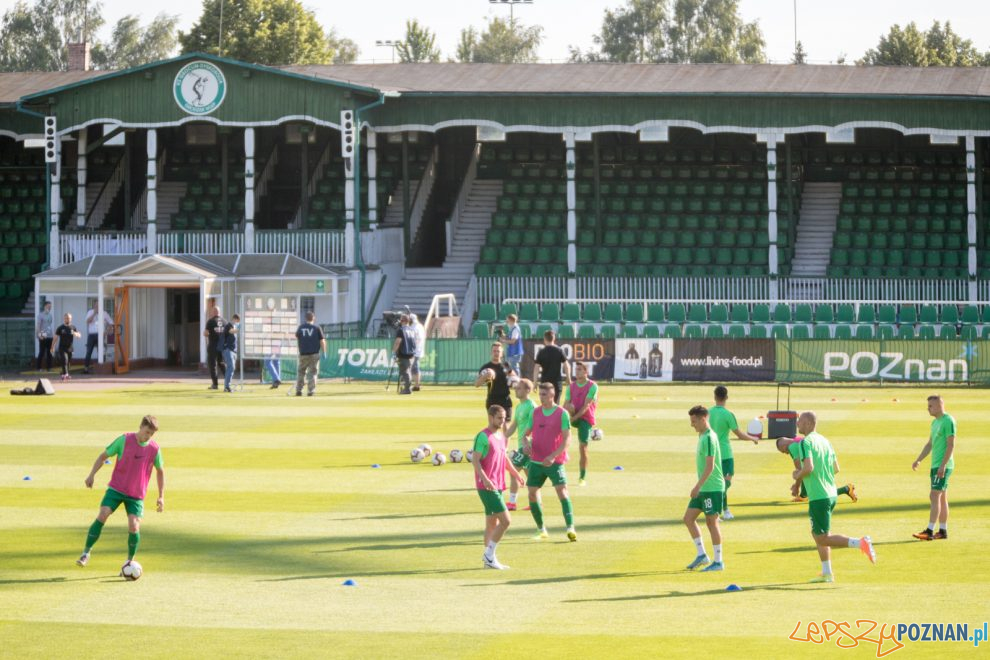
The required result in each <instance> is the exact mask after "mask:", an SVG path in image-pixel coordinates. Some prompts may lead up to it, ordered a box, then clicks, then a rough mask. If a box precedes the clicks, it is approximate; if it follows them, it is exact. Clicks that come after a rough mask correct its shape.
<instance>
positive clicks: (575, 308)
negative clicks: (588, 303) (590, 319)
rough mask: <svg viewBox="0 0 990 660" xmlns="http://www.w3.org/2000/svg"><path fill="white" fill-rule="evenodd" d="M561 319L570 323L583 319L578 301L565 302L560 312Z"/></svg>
mask: <svg viewBox="0 0 990 660" xmlns="http://www.w3.org/2000/svg"><path fill="white" fill-rule="evenodd" d="M560 320H561V321H565V322H568V323H575V322H577V321H580V320H581V307H580V305H577V304H576V303H564V307H563V309H562V310H561V313H560Z"/></svg>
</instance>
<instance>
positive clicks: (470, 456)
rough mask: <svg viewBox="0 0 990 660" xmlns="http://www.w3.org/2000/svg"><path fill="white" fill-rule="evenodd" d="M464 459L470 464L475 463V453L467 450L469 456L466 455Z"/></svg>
mask: <svg viewBox="0 0 990 660" xmlns="http://www.w3.org/2000/svg"><path fill="white" fill-rule="evenodd" d="M464 458H466V459H467V462H468V463H471V462H473V461H474V451H472V450H470V449H468V450H467V454H465V455H464Z"/></svg>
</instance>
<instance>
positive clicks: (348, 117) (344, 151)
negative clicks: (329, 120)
mask: <svg viewBox="0 0 990 660" xmlns="http://www.w3.org/2000/svg"><path fill="white" fill-rule="evenodd" d="M356 143H357V130H356V127H355V126H354V111H353V110H341V112H340V155H341V156H343V157H344V158H350V157H352V156H353V155H354V145H355V144H356Z"/></svg>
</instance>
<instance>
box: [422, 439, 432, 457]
mask: <svg viewBox="0 0 990 660" xmlns="http://www.w3.org/2000/svg"><path fill="white" fill-rule="evenodd" d="M419 450H420V451H421V452H423V456H429V455H430V454H432V453H433V447H431V446H429V445H428V444H426V443H425V442H424V443H423V444H421V445H420V446H419Z"/></svg>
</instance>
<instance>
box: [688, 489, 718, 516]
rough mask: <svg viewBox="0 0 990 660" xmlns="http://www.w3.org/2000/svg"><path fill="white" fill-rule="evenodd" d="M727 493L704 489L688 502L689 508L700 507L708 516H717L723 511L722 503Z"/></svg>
mask: <svg viewBox="0 0 990 660" xmlns="http://www.w3.org/2000/svg"><path fill="white" fill-rule="evenodd" d="M724 497H725V493H723V492H722V491H718V492H714V491H702V492H700V493H698V496H697V497H692V498H691V500H690V501H689V502H688V508H689V509H700V510H701V511H703V512H704V514H705V515H706V516H717V515H718V514H720V513H722V503H723V502H724V499H723V498H724Z"/></svg>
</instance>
